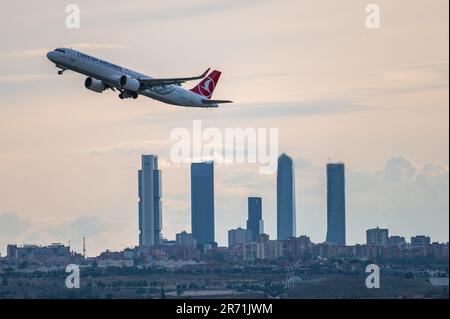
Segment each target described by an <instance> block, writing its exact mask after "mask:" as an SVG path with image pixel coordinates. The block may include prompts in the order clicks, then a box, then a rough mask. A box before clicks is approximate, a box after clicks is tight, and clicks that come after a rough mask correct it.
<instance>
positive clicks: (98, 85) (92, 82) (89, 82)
mask: <svg viewBox="0 0 450 319" xmlns="http://www.w3.org/2000/svg"><path fill="white" fill-rule="evenodd" d="M84 86H85V87H86V89H88V90H91V91H94V92H97V93H102V92H103V91H104V90H106V85H105V83H103V81H100V80H97V79H94V78H91V77H88V78H86V80H85V81H84Z"/></svg>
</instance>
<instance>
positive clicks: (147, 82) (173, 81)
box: [139, 68, 210, 87]
mask: <svg viewBox="0 0 450 319" xmlns="http://www.w3.org/2000/svg"><path fill="white" fill-rule="evenodd" d="M209 70H210V69H209V68H208V70H206V71H205V72H203V73H202V74H201V75H199V76H192V77H184V78H165V79H150V78H140V79H139V82H141V84H143V85H145V86H147V87H151V86H158V85H168V84H176V85H179V84H181V83H183V82H186V81H194V80H199V79H203V78H204V77H205V76H206V75H207V74H208V72H209Z"/></svg>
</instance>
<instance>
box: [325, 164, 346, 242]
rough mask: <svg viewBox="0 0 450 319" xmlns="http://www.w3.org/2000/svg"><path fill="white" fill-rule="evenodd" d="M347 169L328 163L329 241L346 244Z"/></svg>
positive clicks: (340, 165)
mask: <svg viewBox="0 0 450 319" xmlns="http://www.w3.org/2000/svg"><path fill="white" fill-rule="evenodd" d="M344 171H345V169H344V164H343V163H329V164H327V242H329V243H333V244H336V245H345V172H344Z"/></svg>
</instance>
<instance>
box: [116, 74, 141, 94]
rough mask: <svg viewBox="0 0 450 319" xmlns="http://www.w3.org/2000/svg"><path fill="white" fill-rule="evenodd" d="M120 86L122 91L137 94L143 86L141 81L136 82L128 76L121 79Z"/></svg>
mask: <svg viewBox="0 0 450 319" xmlns="http://www.w3.org/2000/svg"><path fill="white" fill-rule="evenodd" d="M119 84H120V87H121V88H122V89H124V90H128V91H132V92H137V91H138V90H139V87H140V85H141V83H140V82H139V80H136V79H135V78H132V77H130V76H128V75H122V76H121V77H120V79H119Z"/></svg>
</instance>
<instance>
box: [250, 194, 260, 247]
mask: <svg viewBox="0 0 450 319" xmlns="http://www.w3.org/2000/svg"><path fill="white" fill-rule="evenodd" d="M247 229H248V230H250V231H251V232H252V240H253V241H256V238H257V237H258V235H259V234H262V233H263V232H264V222H263V219H262V198H261V197H249V198H248V219H247Z"/></svg>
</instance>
